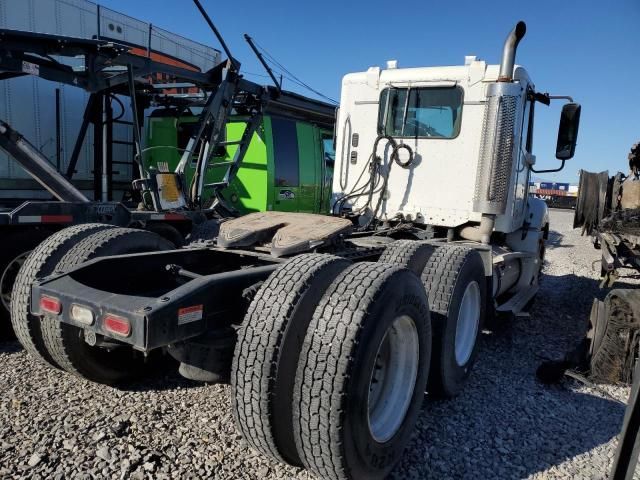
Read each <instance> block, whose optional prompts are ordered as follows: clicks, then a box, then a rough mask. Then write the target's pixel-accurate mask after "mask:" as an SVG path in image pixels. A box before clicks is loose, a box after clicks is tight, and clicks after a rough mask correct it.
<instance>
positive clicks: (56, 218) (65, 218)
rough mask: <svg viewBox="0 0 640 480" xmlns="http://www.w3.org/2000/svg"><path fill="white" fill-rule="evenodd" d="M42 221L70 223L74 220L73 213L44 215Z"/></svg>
mask: <svg viewBox="0 0 640 480" xmlns="http://www.w3.org/2000/svg"><path fill="white" fill-rule="evenodd" d="M41 221H42V223H69V222H73V215H42V219H41Z"/></svg>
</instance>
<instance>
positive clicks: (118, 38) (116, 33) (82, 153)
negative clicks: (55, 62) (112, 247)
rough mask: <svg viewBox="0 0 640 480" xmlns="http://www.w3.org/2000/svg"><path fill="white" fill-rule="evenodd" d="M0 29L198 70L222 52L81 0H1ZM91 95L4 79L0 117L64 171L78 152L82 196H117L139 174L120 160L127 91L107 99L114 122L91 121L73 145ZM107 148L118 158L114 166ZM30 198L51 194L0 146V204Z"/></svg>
mask: <svg viewBox="0 0 640 480" xmlns="http://www.w3.org/2000/svg"><path fill="white" fill-rule="evenodd" d="M0 28H1V29H10V30H19V31H29V32H32V33H44V34H53V35H59V36H66V37H74V38H84V39H88V40H91V39H103V40H110V41H114V42H116V43H118V44H120V45H126V46H128V47H130V48H131V49H132V51H133V52H135V53H138V54H139V55H141V56H151V57H152V58H153V59H154V60H156V61H159V62H164V63H167V64H170V65H174V66H180V67H183V68H189V69H193V70H195V71H200V72H206V71H207V70H210V69H211V68H213V67H214V66H215V65H217V64H218V63H219V62H220V52H219V51H217V50H216V49H214V48H211V47H209V46H206V45H202V44H200V43H197V42H194V41H192V40H189V39H187V38H184V37H182V36H180V35H176V34H175V33H172V32H169V31H166V30H164V29H161V28H159V27H157V26H155V25H152V24H150V23H148V22H144V21H141V20H138V19H134V18H131V17H130V16H127V15H125V14H122V13H120V12H117V11H114V10H111V9H109V8H106V7H104V6H101V5H98V4H96V3H93V2H89V1H85V0H29V1H17V0H0ZM63 61H64V62H66V63H67V64H69V65H74V66H81V62H80V61H79V60H77V59H73V58H70V57H67V58H64V59H63ZM158 80H159V81H160V79H158ZM188 91H189V90H188V88H186V87H180V86H179V87H178V88H175V89H173V91H172V92H173V93H175V94H181V95H185V94H187V93H188ZM89 96H90V92H87V91H85V90H83V89H79V88H76V87H75V86H73V85H68V84H65V83H61V82H52V81H48V80H45V79H41V78H38V77H37V76H35V75H31V76H25V77H20V78H14V79H10V80H5V81H3V82H0V118H2V119H3V120H4V121H5V122H7V123H9V124H10V125H11V126H12V127H13V128H14V129H15V130H18V131H19V132H21V133H22V134H23V135H24V136H25V137H26V138H28V139H29V140H30V141H31V142H32V143H33V144H34V145H35V146H36V147H38V149H39V150H40V151H41V152H42V153H43V154H44V155H45V156H46V157H47V158H48V159H49V161H50V162H51V164H52V165H54V166H56V168H57V169H58V171H59V172H61V173H63V174H64V173H66V172H67V170H68V165H69V163H70V162H71V158H72V156H74V157H77V158H76V159H75V164H76V165H75V169H74V172H73V178H72V181H73V183H74V185H75V186H76V187H78V188H79V189H80V191H82V192H83V193H84V194H85V195H86V196H87V197H88V198H90V199H92V200H104V201H107V200H112V199H118V200H119V199H121V198H122V195H123V194H124V193H125V192H127V191H129V190H130V187H131V181H132V180H133V179H134V178H135V177H136V174H137V172H136V171H135V168H134V166H133V165H132V164H131V163H130V162H124V161H122V162H120V159H124V160H130V158H131V157H132V155H133V150H134V149H133V131H132V129H131V108H130V106H129V102H128V100H126V98H122V99H120V100H122V103H123V104H124V105H122V104H119V103H117V101H116V100H113V99H112V101H111V103H113V113H114V119H115V121H114V122H107V124H106V125H105V128H104V129H101V130H96V131H95V134H96V135H95V136H94V129H92V128H90V129H89V131H88V132H87V134H86V139H85V141H84V143H82V144H81V145H76V138H77V137H78V133H79V132H80V130H81V127H82V124H83V118H84V115H83V109H84V107H85V105H86V104H87V101H88V100H89ZM121 110H123V111H121ZM109 112H110V109H107V112H106V113H107V114H108V113H109ZM100 121H101V119H97V122H100ZM102 134H104V136H105V137H108V138H110V139H113V140H114V141H113V142H108V145H109V147H108V148H109V151H108V155H106V156H105V157H104V158H101V157H102V155H101V154H102V142H101V138H100V135H102ZM94 146H95V148H94ZM77 148H79V151H78V150H76V149H77ZM111 155H113V159H114V160H116V162H120V163H115V164H113V165H112V164H111V162H110V157H111ZM103 177H104V180H103V179H102V178H103ZM94 180H97V181H94ZM103 184H104V185H103ZM35 199H40V200H48V199H49V197H48V196H47V193H46V192H44V191H42V189H41V188H40V186H39V185H38V184H37V182H35V181H34V180H33V179H32V178H31V177H30V176H28V175H27V174H26V173H25V172H24V171H23V169H22V168H21V167H20V166H19V165H16V163H15V162H13V161H12V160H11V159H10V158H9V157H8V156H7V155H6V154H4V153H0V205H2V206H4V207H14V206H17V205H18V204H19V203H20V202H21V201H24V200H35Z"/></svg>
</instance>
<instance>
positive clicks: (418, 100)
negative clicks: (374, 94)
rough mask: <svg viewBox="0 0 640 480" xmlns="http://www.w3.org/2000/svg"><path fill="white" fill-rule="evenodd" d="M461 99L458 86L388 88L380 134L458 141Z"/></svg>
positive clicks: (383, 95) (382, 104) (382, 98)
mask: <svg viewBox="0 0 640 480" xmlns="http://www.w3.org/2000/svg"><path fill="white" fill-rule="evenodd" d="M407 96H408V98H407ZM462 96H463V95H462V89H461V88H457V87H424V88H423V87H421V88H386V89H384V90H383V91H382V93H381V94H380V109H379V114H378V133H379V134H382V133H384V134H385V135H390V136H392V137H420V138H455V137H457V136H458V134H459V133H460V120H461V118H462Z"/></svg>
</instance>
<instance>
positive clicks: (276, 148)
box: [271, 117, 300, 187]
mask: <svg viewBox="0 0 640 480" xmlns="http://www.w3.org/2000/svg"><path fill="white" fill-rule="evenodd" d="M271 130H272V132H273V155H274V166H275V184H276V187H281V186H290V187H291V186H297V185H299V184H300V169H299V166H298V132H297V129H296V122H295V121H293V120H287V119H284V118H277V117H271Z"/></svg>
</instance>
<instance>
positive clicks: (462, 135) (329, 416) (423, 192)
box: [12, 22, 580, 479]
mask: <svg viewBox="0 0 640 480" xmlns="http://www.w3.org/2000/svg"><path fill="white" fill-rule="evenodd" d="M524 34H525V24H524V23H522V22H520V23H518V25H517V26H516V27H515V28H514V30H513V31H512V32H511V33H510V34H509V36H508V37H507V40H506V42H505V45H504V52H503V58H502V62H501V64H500V65H487V64H486V63H485V62H483V61H481V60H478V59H476V58H472V57H468V58H467V60H466V62H465V65H463V66H454V67H428V68H404V69H401V68H397V66H396V65H395V64H394V63H389V64H388V68H387V69H384V70H381V69H380V68H377V67H373V68H370V69H369V70H368V71H366V72H362V73H353V74H349V75H347V76H345V78H344V80H343V84H342V97H341V103H340V109H339V112H338V115H337V128H336V139H335V144H336V156H335V164H334V179H333V186H334V198H333V215H314V214H300V213H290V212H273V211H270V212H258V213H251V214H249V215H246V216H243V217H239V218H221V217H220V216H216V215H214V214H213V213H214V212H212V217H211V221H212V222H218V223H219V228H215V229H212V234H211V238H209V239H203V240H202V241H199V242H198V243H197V244H196V245H191V246H190V247H188V248H183V249H180V250H171V249H170V247H168V246H167V245H166V242H164V243H163V242H161V241H160V240H161V239H160V240H159V239H157V238H156V239H153V238H151V237H150V236H152V234H151V233H149V232H140V231H137V230H133V229H117V228H113V227H108V226H96V225H92V226H91V228H92V229H93V230H91V231H87V230H83V231H76V230H73V229H69V230H63V231H61V232H59V233H58V234H57V235H56V236H54V237H51V238H50V239H48V240H47V241H46V242H45V243H43V244H41V246H40V247H38V249H36V251H35V252H34V253H33V254H32V255H33V256H32V257H31V260H28V261H27V262H26V264H25V267H23V268H32V267H29V265H34V264H36V263H37V262H39V263H37V264H46V265H48V271H51V272H54V273H53V274H52V275H49V276H47V277H44V278H40V279H39V280H37V281H35V282H34V283H33V284H32V285H31V290H30V291H31V298H30V299H31V308H30V312H31V315H29V316H27V315H24V316H17V317H16V318H13V319H12V320H13V322H14V324H21V325H23V326H24V331H25V338H26V337H27V334H28V339H29V341H30V342H32V344H33V345H34V346H35V347H34V348H31V349H30V352H32V353H33V354H34V355H35V356H37V357H39V358H41V359H42V360H43V361H46V362H48V363H50V364H52V365H54V366H57V367H59V368H60V369H62V370H66V371H68V372H70V373H73V374H75V375H79V376H81V377H84V378H86V379H89V380H91V381H95V382H101V383H117V382H119V381H122V380H125V379H129V378H131V376H132V374H134V373H139V372H141V371H143V369H141V368H139V366H140V364H141V362H142V361H143V359H144V357H145V355H147V354H148V353H150V352H152V351H153V350H159V349H162V350H164V351H165V352H167V353H168V354H170V355H172V356H173V357H174V358H176V359H177V360H178V361H179V362H180V370H179V371H180V373H181V374H182V375H183V376H185V377H187V378H191V379H194V380H200V381H207V382H214V381H225V380H230V383H231V396H232V405H233V409H234V414H235V420H236V424H237V427H238V430H239V431H240V432H241V433H242V435H243V436H244V438H245V439H246V440H247V442H248V443H249V444H250V445H251V446H252V447H253V448H254V449H256V450H257V451H259V452H262V453H263V454H265V455H267V456H268V457H270V458H272V459H274V460H276V461H282V462H287V463H290V464H292V465H298V466H304V467H306V468H308V469H309V470H311V471H312V472H314V474H316V475H317V476H318V477H320V478H326V479H381V478H384V477H385V476H386V475H387V474H389V472H390V471H391V470H392V468H393V467H394V465H395V464H396V463H397V461H398V460H399V459H400V457H401V456H402V454H403V451H404V448H405V447H406V445H407V443H408V441H409V439H410V437H411V434H412V432H413V429H414V426H415V422H416V420H417V417H418V415H419V413H420V408H421V405H422V403H423V399H424V396H425V392H428V394H429V395H433V396H441V397H454V396H455V395H457V394H458V393H459V392H460V391H461V389H462V388H463V386H464V384H465V382H466V379H467V377H468V376H469V374H470V372H471V370H472V366H473V364H474V361H475V359H476V355H477V352H478V340H479V338H480V333H481V330H482V328H483V324H484V323H485V321H488V320H489V319H492V318H494V317H496V316H499V315H505V316H507V317H508V316H509V315H517V314H519V313H520V312H522V311H523V309H524V308H525V306H526V305H527V303H529V302H530V301H531V300H532V299H533V297H534V295H535V294H536V291H537V289H538V277H539V275H540V269H541V265H542V260H543V256H544V240H545V238H546V235H547V232H548V228H549V220H548V215H547V207H546V206H545V204H544V202H543V201H541V200H538V199H534V198H530V197H529V195H528V188H529V187H528V186H529V177H530V174H531V172H535V171H536V170H534V165H535V156H534V154H533V150H532V146H533V124H534V106H535V105H536V103H543V104H547V105H548V104H549V103H550V102H551V100H552V99H555V98H561V99H563V100H569V103H566V104H565V105H564V107H563V109H562V115H561V119H560V127H559V132H558V144H557V149H556V157H557V158H558V159H560V160H561V161H562V164H561V166H560V168H562V166H563V165H564V162H565V161H566V160H568V159H570V158H571V157H572V156H573V154H574V150H575V145H576V138H577V130H578V122H579V117H580V106H579V105H577V104H575V103H573V101H572V100H571V99H570V98H568V97H554V96H550V95H548V94H541V93H539V92H537V91H536V89H535V87H534V85H533V83H532V81H531V78H530V77H529V75H528V74H527V72H526V71H525V70H524V68H522V67H520V66H516V65H515V64H514V60H515V52H516V47H517V45H518V42H519V41H520V40H521V39H522V37H523V36H524ZM237 78H239V77H237V76H236V77H234V81H239V80H237ZM272 93H274V94H275V92H272ZM219 95H221V93H220V92H218V93H216V97H215V98H217V97H218V96H219ZM220 105H222V104H221V103H220ZM214 113H215V112H214ZM211 118H212V119H214V120H212V125H213V126H212V127H211V128H213V129H214V131H215V128H217V127H216V124H215V122H216V120H215V119H216V118H217V116H216V115H215V114H212V116H211ZM214 127H215V128H214ZM212 138H213V140H211V142H210V143H211V145H208V144H207V147H209V148H196V149H195V151H200V152H204V151H215V150H216V148H217V147H218V146H221V145H224V143H225V142H224V139H217V140H216V139H215V136H214V137H212ZM281 146H282V145H281ZM200 147H204V144H203V145H200ZM286 147H287V151H288V152H290V154H291V155H293V156H294V157H295V155H296V154H297V151H298V150H297V148H296V147H295V145H288V146H286ZM283 148H284V147H283ZM201 157H202V154H201ZM199 158H200V157H199ZM201 160H202V161H203V162H206V160H207V158H201ZM329 160H330V159H329ZM294 163H295V164H296V165H297V164H298V163H297V162H294ZM329 163H331V162H328V165H329ZM277 170H278V166H277V165H276V172H275V175H276V177H277V176H278V175H279V173H278V171H277ZM299 173H300V180H301V181H302V182H303V177H304V172H299ZM276 182H277V179H276ZM301 186H304V185H301ZM300 191H301V192H304V191H305V190H304V188H301V189H300ZM283 201H284V199H283ZM51 252H53V253H51ZM141 252H142V253H141ZM36 260H37V262H36ZM34 262H35V263H34ZM37 276H38V275H33V276H32V277H37ZM24 288H25V289H26V290H25V291H28V288H29V285H24ZM36 347H37V348H36Z"/></svg>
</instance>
